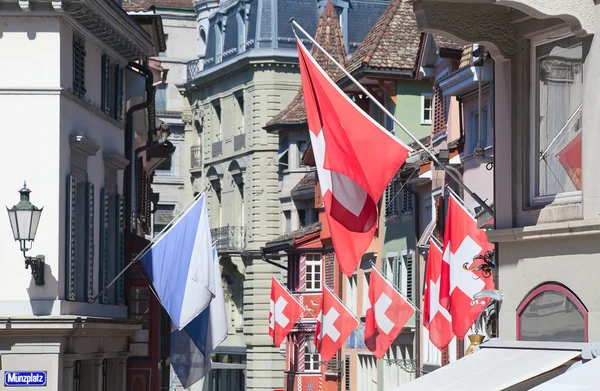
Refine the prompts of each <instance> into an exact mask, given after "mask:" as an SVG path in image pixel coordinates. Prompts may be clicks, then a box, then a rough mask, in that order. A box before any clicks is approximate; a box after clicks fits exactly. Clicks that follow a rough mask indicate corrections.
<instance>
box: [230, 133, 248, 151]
mask: <svg viewBox="0 0 600 391" xmlns="http://www.w3.org/2000/svg"><path fill="white" fill-rule="evenodd" d="M242 148H246V134H245V133H242V134H238V135H237V136H234V137H233V149H234V150H235V151H239V150H240V149H242Z"/></svg>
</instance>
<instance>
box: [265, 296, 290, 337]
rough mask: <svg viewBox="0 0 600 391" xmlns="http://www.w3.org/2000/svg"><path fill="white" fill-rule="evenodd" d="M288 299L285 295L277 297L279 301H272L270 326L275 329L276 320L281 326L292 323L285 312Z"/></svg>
mask: <svg viewBox="0 0 600 391" xmlns="http://www.w3.org/2000/svg"><path fill="white" fill-rule="evenodd" d="M287 304H288V303H287V301H286V300H285V299H284V298H283V296H279V299H277V303H274V302H273V300H271V302H270V308H271V319H270V320H269V327H270V328H271V329H273V330H275V322H277V324H278V325H279V326H281V327H285V326H287V325H288V323H290V320H289V319H288V317H287V316H285V314H284V313H283V310H284V309H285V307H287Z"/></svg>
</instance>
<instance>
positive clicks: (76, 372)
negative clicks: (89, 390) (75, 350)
mask: <svg viewBox="0 0 600 391" xmlns="http://www.w3.org/2000/svg"><path fill="white" fill-rule="evenodd" d="M73 391H81V361H79V360H77V361H75V362H74V363H73Z"/></svg>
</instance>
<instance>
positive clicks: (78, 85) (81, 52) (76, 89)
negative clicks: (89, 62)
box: [73, 35, 86, 98]
mask: <svg viewBox="0 0 600 391" xmlns="http://www.w3.org/2000/svg"><path fill="white" fill-rule="evenodd" d="M85 93H86V90H85V41H84V39H83V38H81V37H78V36H76V35H74V36H73V94H75V95H76V96H78V97H80V98H83V97H84V96H85Z"/></svg>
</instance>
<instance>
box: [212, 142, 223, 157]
mask: <svg viewBox="0 0 600 391" xmlns="http://www.w3.org/2000/svg"><path fill="white" fill-rule="evenodd" d="M222 154H223V141H216V142H214V143H212V156H213V157H215V156H219V155H222Z"/></svg>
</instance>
